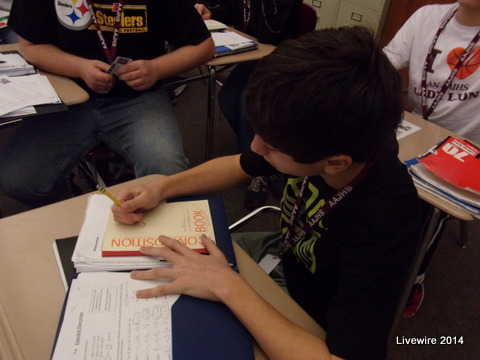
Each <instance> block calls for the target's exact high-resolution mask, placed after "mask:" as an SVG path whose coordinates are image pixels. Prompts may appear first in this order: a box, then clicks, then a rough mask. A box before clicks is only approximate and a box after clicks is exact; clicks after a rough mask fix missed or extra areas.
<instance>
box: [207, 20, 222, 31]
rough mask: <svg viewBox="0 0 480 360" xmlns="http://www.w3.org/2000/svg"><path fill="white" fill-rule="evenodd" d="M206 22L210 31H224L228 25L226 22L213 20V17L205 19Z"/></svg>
mask: <svg viewBox="0 0 480 360" xmlns="http://www.w3.org/2000/svg"><path fill="white" fill-rule="evenodd" d="M203 21H204V22H205V25H206V26H207V29H208V30H209V31H222V30H226V29H227V25H225V24H224V23H222V22H220V21H217V20H213V19H208V20H203Z"/></svg>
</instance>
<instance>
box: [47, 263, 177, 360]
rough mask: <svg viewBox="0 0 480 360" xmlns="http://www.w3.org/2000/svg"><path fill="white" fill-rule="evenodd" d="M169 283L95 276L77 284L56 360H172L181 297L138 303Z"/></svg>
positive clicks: (84, 277) (81, 278)
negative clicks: (142, 294) (143, 294)
mask: <svg viewBox="0 0 480 360" xmlns="http://www.w3.org/2000/svg"><path fill="white" fill-rule="evenodd" d="M166 282H167V281H166V280H133V279H131V278H130V274H129V273H112V272H90V273H82V274H79V275H78V278H77V279H74V280H73V281H72V285H71V289H70V294H69V297H68V302H67V307H66V309H65V316H64V320H63V324H62V327H61V330H60V334H59V337H58V340H57V343H56V346H55V352H54V355H53V358H52V359H53V360H65V359H69V360H77V359H112V360H113V359H115V360H133V359H157V360H171V359H172V317H171V307H172V306H173V304H174V303H175V301H176V300H177V299H178V297H179V295H168V296H162V297H158V298H151V299H137V298H136V297H135V292H136V291H137V290H140V289H146V288H151V287H154V286H157V285H160V284H164V283H166Z"/></svg>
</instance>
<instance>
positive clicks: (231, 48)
mask: <svg viewBox="0 0 480 360" xmlns="http://www.w3.org/2000/svg"><path fill="white" fill-rule="evenodd" d="M211 34H212V38H213V41H214V42H215V57H219V56H226V55H232V54H237V53H241V52H245V51H251V50H255V49H257V48H258V43H257V42H256V41H253V40H251V39H249V38H246V37H244V36H242V35H240V34H238V33H236V32H233V31H217V32H212V33H211Z"/></svg>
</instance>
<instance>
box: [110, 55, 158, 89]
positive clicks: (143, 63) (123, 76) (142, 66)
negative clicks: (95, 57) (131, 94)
mask: <svg viewBox="0 0 480 360" xmlns="http://www.w3.org/2000/svg"><path fill="white" fill-rule="evenodd" d="M116 76H117V78H119V79H120V80H122V81H124V82H125V83H126V84H127V85H128V86H130V87H131V88H132V89H134V90H139V91H141V90H148V89H150V88H151V87H152V86H153V85H154V84H155V83H156V82H157V81H158V80H160V78H159V74H158V72H157V68H156V66H155V65H154V62H153V61H152V60H135V61H131V62H129V63H128V64H125V65H123V66H121V67H120V68H119V69H118V70H117V72H116Z"/></svg>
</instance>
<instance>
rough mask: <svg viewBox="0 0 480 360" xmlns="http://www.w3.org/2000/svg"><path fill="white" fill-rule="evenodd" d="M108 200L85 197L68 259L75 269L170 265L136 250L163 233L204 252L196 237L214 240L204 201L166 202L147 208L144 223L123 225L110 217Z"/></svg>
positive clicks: (206, 203) (154, 242)
mask: <svg viewBox="0 0 480 360" xmlns="http://www.w3.org/2000/svg"><path fill="white" fill-rule="evenodd" d="M111 207H112V200H110V199H109V198H108V197H107V196H104V195H100V194H94V195H91V196H90V197H89V201H88V205H87V210H86V214H85V220H84V223H83V225H82V229H81V231H80V235H79V237H78V240H77V245H76V247H75V251H74V253H73V257H72V261H73V263H74V266H75V268H76V270H77V272H84V271H117V270H133V269H149V268H152V267H159V266H165V267H168V266H170V264H169V263H168V262H166V261H163V260H161V259H158V258H152V257H149V256H143V255H141V253H139V251H138V250H139V248H140V247H142V246H163V245H161V244H157V243H156V242H157V239H158V236H159V235H166V236H169V237H171V238H173V239H177V240H178V241H180V242H182V243H184V244H185V245H186V246H188V247H190V248H191V249H195V250H197V251H199V252H204V251H205V248H204V246H203V244H202V243H201V240H200V237H201V235H202V234H205V235H206V236H208V237H209V238H211V239H212V240H215V235H214V229H213V223H212V219H211V217H210V208H209V203H208V200H195V201H180V202H168V203H163V204H161V205H159V206H157V207H156V208H155V209H153V210H150V211H149V212H148V213H147V214H146V216H145V223H146V224H145V225H142V224H136V225H124V224H119V223H116V222H115V221H114V219H113V216H112V212H111Z"/></svg>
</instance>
